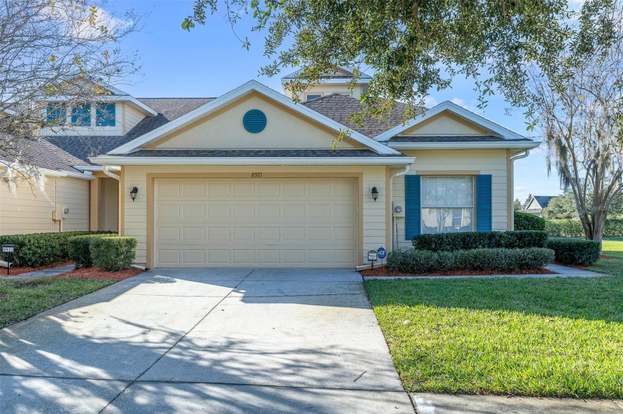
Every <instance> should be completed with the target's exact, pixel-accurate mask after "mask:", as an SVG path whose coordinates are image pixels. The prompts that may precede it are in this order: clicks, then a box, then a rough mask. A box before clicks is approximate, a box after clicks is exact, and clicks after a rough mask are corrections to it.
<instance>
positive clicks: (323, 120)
mask: <svg viewBox="0 0 623 414" xmlns="http://www.w3.org/2000/svg"><path fill="white" fill-rule="evenodd" d="M252 92H255V93H258V94H261V95H263V96H265V97H267V98H269V99H271V100H274V101H275V102H277V103H279V104H281V105H283V106H285V107H286V108H288V109H290V110H292V111H294V112H296V113H299V114H300V115H303V116H305V117H307V118H310V119H312V120H314V121H316V122H318V123H320V124H322V125H324V126H325V127H328V128H331V129H333V130H335V131H339V132H340V133H344V134H345V135H346V136H348V137H349V138H350V139H352V140H354V141H356V142H358V143H360V144H361V145H363V146H365V147H367V148H370V149H372V150H373V151H375V152H377V153H379V154H396V155H398V154H399V152H398V151H396V150H393V149H391V148H389V147H387V146H385V145H383V144H381V143H379V142H377V141H375V140H373V139H372V138H369V137H368V136H366V135H364V134H362V133H360V132H358V131H356V130H354V129H352V128H349V127H348V126H346V125H344V124H341V123H339V122H337V121H335V120H334V119H332V118H330V117H328V116H325V115H324V114H322V113H320V112H317V111H314V110H312V109H311V108H308V107H307V106H305V105H302V104H298V103H296V102H294V101H292V100H291V99H290V98H288V97H287V96H285V95H283V94H281V93H279V92H277V91H275V90H274V89H271V88H269V87H268V86H265V85H263V84H261V83H260V82H257V81H254V80H251V81H249V82H246V83H244V84H242V85H240V86H239V87H237V88H235V89H232V90H231V91H229V92H227V93H225V94H224V95H221V96H219V97H218V98H216V99H214V100H211V101H209V102H206V103H205V104H203V105H201V106H199V107H197V108H196V109H194V110H192V111H190V112H188V113H186V114H184V115H182V116H179V117H178V118H177V119H175V120H173V121H171V122H168V123H166V124H163V125H161V126H159V127H158V128H156V129H153V130H151V131H149V132H148V133H146V134H143V135H141V136H140V137H138V138H135V139H133V140H132V141H130V142H128V143H126V144H124V145H121V146H120V147H117V148H115V149H113V150H112V151H109V152H108V154H109V155H122V154H127V153H129V152H132V151H135V150H137V149H139V148H140V147H141V146H143V145H145V144H148V143H149V142H152V141H154V140H156V139H158V138H160V137H162V136H164V135H166V134H169V133H172V132H175V131H177V130H179V129H181V128H184V127H185V126H187V125H189V124H191V123H192V122H194V121H195V120H197V119H198V118H201V117H203V116H206V115H208V114H210V113H212V112H214V111H217V110H219V109H221V108H223V107H225V106H226V105H227V104H229V103H231V102H234V101H235V100H237V99H239V98H241V97H243V96H246V95H248V94H250V93H252Z"/></svg>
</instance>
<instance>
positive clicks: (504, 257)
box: [387, 247, 554, 274]
mask: <svg viewBox="0 0 623 414" xmlns="http://www.w3.org/2000/svg"><path fill="white" fill-rule="evenodd" d="M553 260H554V252H553V251H552V250H550V249H546V248H543V247H531V248H525V249H472V250H457V251H452V252H450V251H439V252H433V251H430V250H417V249H409V250H398V251H393V252H391V253H390V254H389V256H388V258H387V267H388V268H389V269H390V270H397V271H400V272H404V273H413V274H422V273H435V272H447V271H455V270H467V271H491V272H518V271H523V270H530V269H539V268H541V267H543V266H545V265H546V264H548V263H551V262H552V261H553Z"/></svg>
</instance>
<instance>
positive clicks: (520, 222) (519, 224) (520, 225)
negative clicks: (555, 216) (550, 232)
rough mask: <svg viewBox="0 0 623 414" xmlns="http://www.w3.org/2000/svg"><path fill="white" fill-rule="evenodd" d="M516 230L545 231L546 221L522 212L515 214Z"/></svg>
mask: <svg viewBox="0 0 623 414" xmlns="http://www.w3.org/2000/svg"><path fill="white" fill-rule="evenodd" d="M514 221H515V227H514V228H515V230H539V231H543V230H545V219H544V218H543V217H539V216H537V215H534V214H530V213H524V212H521V211H515V212H514Z"/></svg>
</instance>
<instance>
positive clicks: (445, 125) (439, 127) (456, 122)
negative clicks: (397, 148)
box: [400, 111, 492, 135]
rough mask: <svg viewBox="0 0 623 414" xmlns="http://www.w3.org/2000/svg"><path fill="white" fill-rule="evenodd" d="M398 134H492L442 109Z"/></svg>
mask: <svg viewBox="0 0 623 414" xmlns="http://www.w3.org/2000/svg"><path fill="white" fill-rule="evenodd" d="M400 135H492V132H491V131H488V130H486V129H484V128H481V127H479V126H477V125H475V124H473V123H471V122H469V121H466V120H465V119H463V118H461V117H459V116H457V115H454V114H452V113H450V112H447V111H444V112H442V113H440V114H438V115H436V116H434V117H432V118H430V119H427V120H426V121H424V122H422V123H420V124H418V125H416V126H414V127H411V128H409V129H407V130H406V131H404V132H402V133H401V134H400Z"/></svg>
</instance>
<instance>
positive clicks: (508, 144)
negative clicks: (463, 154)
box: [387, 140, 541, 150]
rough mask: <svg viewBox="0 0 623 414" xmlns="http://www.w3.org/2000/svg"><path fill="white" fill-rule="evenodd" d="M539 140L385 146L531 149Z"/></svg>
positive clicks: (400, 147) (405, 148) (404, 147)
mask: <svg viewBox="0 0 623 414" xmlns="http://www.w3.org/2000/svg"><path fill="white" fill-rule="evenodd" d="M540 144H541V143H540V142H526V141H522V142H512V141H510V140H509V141H498V142H394V143H391V142H390V143H388V144H387V146H389V147H391V148H394V149H399V150H409V149H509V148H511V149H513V148H515V149H532V148H536V147H538V146H539V145H540Z"/></svg>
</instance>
